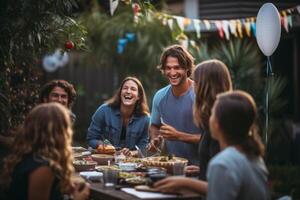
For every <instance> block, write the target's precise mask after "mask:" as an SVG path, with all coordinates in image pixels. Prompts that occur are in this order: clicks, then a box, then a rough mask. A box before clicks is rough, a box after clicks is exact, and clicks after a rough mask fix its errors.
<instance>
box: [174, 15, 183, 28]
mask: <svg viewBox="0 0 300 200" xmlns="http://www.w3.org/2000/svg"><path fill="white" fill-rule="evenodd" d="M175 19H176V21H177V24H178V26H179V28H180V29H181V30H182V31H184V18H183V17H179V16H175Z"/></svg>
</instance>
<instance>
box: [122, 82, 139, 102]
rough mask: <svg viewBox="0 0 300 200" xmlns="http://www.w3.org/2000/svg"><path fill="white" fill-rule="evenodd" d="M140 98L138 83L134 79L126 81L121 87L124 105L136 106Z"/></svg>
mask: <svg viewBox="0 0 300 200" xmlns="http://www.w3.org/2000/svg"><path fill="white" fill-rule="evenodd" d="M139 99H140V97H139V89H138V85H137V84H136V83H135V82H134V81H132V80H128V81H126V82H125V83H124V84H123V86H122V88H121V103H122V105H124V106H134V105H135V104H136V102H137V101H138V100H139Z"/></svg>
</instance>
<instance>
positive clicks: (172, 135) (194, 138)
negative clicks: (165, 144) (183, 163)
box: [158, 124, 201, 144]
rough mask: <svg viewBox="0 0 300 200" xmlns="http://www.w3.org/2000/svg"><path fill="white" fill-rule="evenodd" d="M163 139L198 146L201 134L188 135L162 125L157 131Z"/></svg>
mask: <svg viewBox="0 0 300 200" xmlns="http://www.w3.org/2000/svg"><path fill="white" fill-rule="evenodd" d="M158 132H159V133H160V134H161V135H162V136H163V137H164V138H166V139H168V140H180V141H182V142H187V143H192V144H198V143H199V142H200V139H201V134H200V133H199V134H190V133H185V132H181V131H178V130H176V129H175V128H174V127H172V126H170V125H167V124H164V125H162V126H161V127H160V129H159V131H158Z"/></svg>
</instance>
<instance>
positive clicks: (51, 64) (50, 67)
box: [43, 56, 58, 72]
mask: <svg viewBox="0 0 300 200" xmlns="http://www.w3.org/2000/svg"><path fill="white" fill-rule="evenodd" d="M43 68H44V69H45V70H46V71H47V72H54V71H55V70H57V68H58V60H57V58H56V57H55V56H45V57H44V59H43Z"/></svg>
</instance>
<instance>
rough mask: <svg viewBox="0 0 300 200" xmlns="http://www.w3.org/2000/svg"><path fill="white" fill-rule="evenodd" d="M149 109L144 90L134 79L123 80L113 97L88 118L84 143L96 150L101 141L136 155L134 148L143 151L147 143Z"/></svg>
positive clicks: (128, 153)
mask: <svg viewBox="0 0 300 200" xmlns="http://www.w3.org/2000/svg"><path fill="white" fill-rule="evenodd" d="M148 128H149V108H148V104H147V98H146V94H145V90H144V88H143V86H142V84H141V82H140V81H139V80H138V79H137V78H135V77H126V78H125V79H124V80H123V81H122V83H121V85H120V87H119V89H118V90H117V92H116V93H115V95H114V96H113V97H112V98H111V99H109V100H108V101H106V103H104V104H103V105H101V106H100V107H99V108H98V109H97V111H96V112H95V113H94V115H93V117H92V122H91V124H90V127H89V128H88V133H87V141H88V144H89V145H90V146H91V147H92V148H98V146H99V145H102V144H103V142H104V140H105V139H106V140H108V141H109V142H110V143H111V144H112V145H113V146H115V147H120V148H122V152H123V153H124V154H125V155H127V156H130V155H131V156H132V155H136V153H137V152H136V151H133V150H134V149H135V145H137V146H138V147H139V148H140V149H144V148H145V147H146V145H147V142H148Z"/></svg>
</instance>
